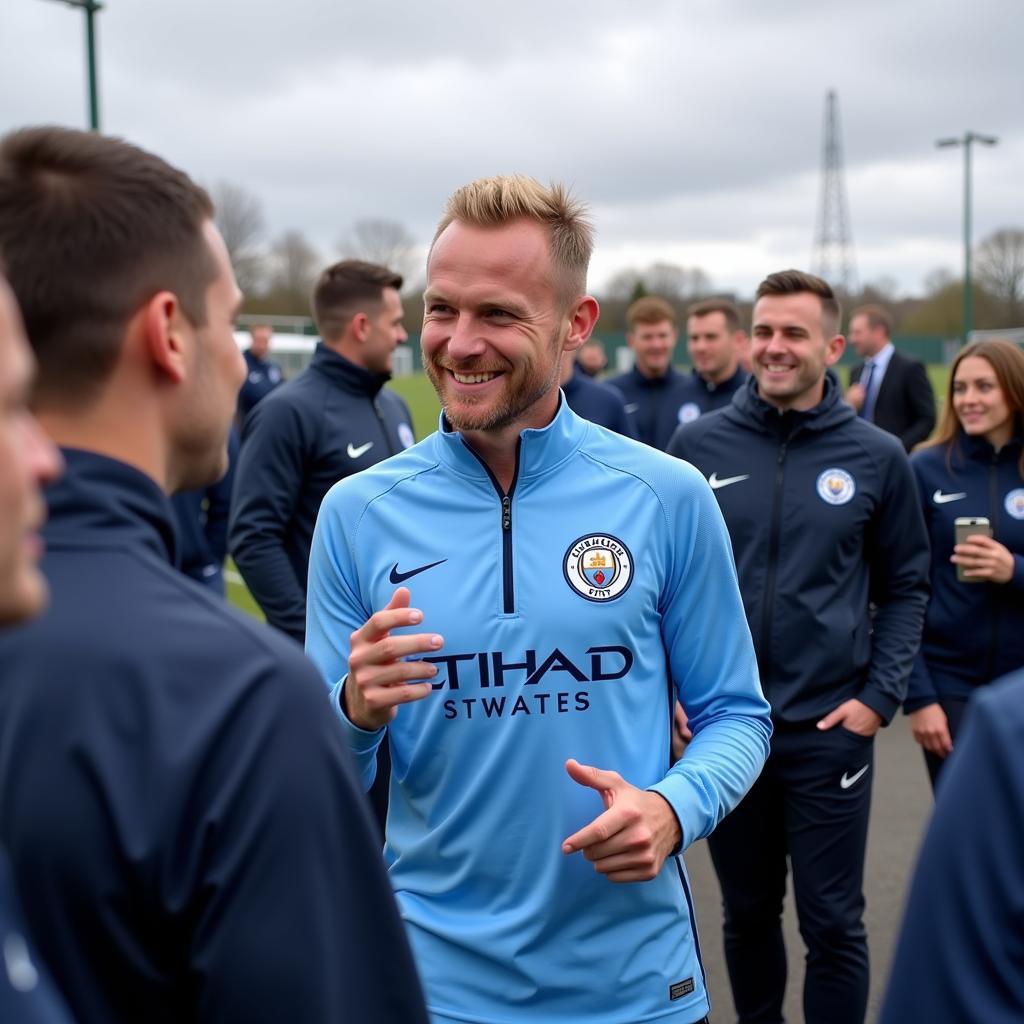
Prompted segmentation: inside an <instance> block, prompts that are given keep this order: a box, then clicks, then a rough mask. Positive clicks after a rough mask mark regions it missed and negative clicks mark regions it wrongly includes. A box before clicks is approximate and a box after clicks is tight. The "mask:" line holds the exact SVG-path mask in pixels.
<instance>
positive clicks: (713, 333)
mask: <svg viewBox="0 0 1024 1024" xmlns="http://www.w3.org/2000/svg"><path fill="white" fill-rule="evenodd" d="M742 338H743V332H742V331H732V330H730V329H729V324H728V323H727V322H726V319H725V314H724V313H707V314H705V315H704V316H691V317H689V318H688V319H687V321H686V347H687V350H688V352H689V353H690V361H691V362H692V363H693V367H694V369H695V370H696V371H697V372H698V373H699V374H700V375H701V376H702V377H703V378H704V379H705V380H707V381H711V382H712V383H714V384H720V383H721V382H722V381H724V380H728V379H729V378H730V377H731V376H732V375H733V374H734V373H735V372H736V368H737V366H738V365H739V358H740V345H741V342H742Z"/></svg>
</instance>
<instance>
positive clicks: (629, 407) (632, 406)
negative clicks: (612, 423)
mask: <svg viewBox="0 0 1024 1024" xmlns="http://www.w3.org/2000/svg"><path fill="white" fill-rule="evenodd" d="M639 408H640V403H639V402H628V403H627V404H626V406H625V409H626V412H629V413H633V412H636V411H637V409H639Z"/></svg>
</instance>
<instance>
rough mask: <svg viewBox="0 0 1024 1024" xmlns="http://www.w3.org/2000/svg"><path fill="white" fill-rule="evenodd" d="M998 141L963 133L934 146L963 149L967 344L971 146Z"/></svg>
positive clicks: (966, 330)
mask: <svg viewBox="0 0 1024 1024" xmlns="http://www.w3.org/2000/svg"><path fill="white" fill-rule="evenodd" d="M998 141H999V139H997V138H996V137H995V136H994V135H981V134H979V133H978V132H964V134H963V136H962V137H960V138H954V139H939V140H938V141H937V142H936V143H935V145H936V146H938V147H939V148H940V149H945V148H946V147H948V146H963V149H964V299H963V320H964V325H963V339H962V344H964V345H966V344H967V339H968V338H969V337H970V334H971V329H972V327H973V319H974V290H973V286H972V283H971V145H972V144H973V143H975V142H980V143H981V144H982V145H983V146H994V145H995V144H996V143H997V142H998Z"/></svg>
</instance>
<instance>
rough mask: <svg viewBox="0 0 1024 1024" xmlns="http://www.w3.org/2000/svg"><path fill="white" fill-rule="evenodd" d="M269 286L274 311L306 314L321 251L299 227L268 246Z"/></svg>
mask: <svg viewBox="0 0 1024 1024" xmlns="http://www.w3.org/2000/svg"><path fill="white" fill-rule="evenodd" d="M270 263H271V271H270V288H269V289H268V292H267V295H266V298H267V300H268V301H269V302H270V303H271V304H272V305H273V308H274V311H275V312H278V313H287V314H292V315H298V316H309V301H310V296H311V294H312V292H313V284H314V282H315V281H316V277H317V274H318V273H319V272H320V269H321V258H320V254H319V253H318V252H317V251H316V249H314V248H313V246H312V245H311V244H310V243H309V241H308V240H307V238H306V236H305V235H303V234H302V232H300V231H286V232H285V233H284V234H283V235H281V236H280V237H279V238H278V239H277V240H276V241H275V242H274V244H273V245H272V246H271V253H270Z"/></svg>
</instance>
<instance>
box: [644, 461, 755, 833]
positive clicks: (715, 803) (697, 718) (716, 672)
mask: <svg viewBox="0 0 1024 1024" xmlns="http://www.w3.org/2000/svg"><path fill="white" fill-rule="evenodd" d="M680 471H681V472H683V473H685V476H686V483H687V486H686V487H685V489H684V492H683V493H682V494H681V495H679V500H678V505H677V508H676V509H674V510H673V514H672V515H671V516H670V518H669V532H668V536H669V537H670V538H671V541H670V546H671V548H672V552H671V555H670V559H669V573H668V577H667V582H666V586H665V589H664V592H663V595H662V600H661V607H660V608H659V611H660V612H661V615H662V637H663V640H664V643H665V648H666V651H667V654H668V660H669V666H670V669H671V672H672V680H673V682H674V684H675V688H676V694H677V696H678V699H679V701H680V703H681V704H682V705H683V707H684V708H686V713H687V715H688V717H689V725H690V729H691V731H692V732H693V739H692V741H691V742H690V744H689V746H688V747H687V749H686V754H685V756H684V757H683V758H681V759H680V760H679V761H677V762H676V764H675V765H674V766H673V767H672V768H671V769H670V770H669V773H668V775H667V776H666V777H665V779H663V780H662V781H661V782H659V783H656V784H655V785H654V786H652V787H651V789H653V790H654V791H655V792H657V793H660V794H661V795H662V796H663V797H664V798H665V799H666V800H667V801H668V802H669V804H671V806H672V809H673V810H674V811H675V814H676V817H677V818H678V820H679V825H680V827H681V829H682V834H683V843H682V848H683V849H685V848H686V847H687V846H689V845H690V844H691V843H693V842H694V841H695V840H697V839H701V838H703V837H704V836H707V835H708V834H710V833H711V832H712V831H713V830H714V828H715V826H716V825H717V824H718V823H719V822H720V821H721V820H722V818H724V817H725V815H726V814H728V813H729V811H731V810H732V809H733V808H734V807H735V806H736V805H737V804H738V803H739V802H740V800H741V799H742V798H743V796H744V794H745V793H746V792H747V790H748V789H749V788H750V787H751V786H752V785H753V784H754V781H755V779H756V778H757V777H758V775H759V774H760V773H761V769H762V767H763V766H764V762H765V759H766V758H767V756H768V741H769V739H770V737H771V733H772V726H771V718H770V709H769V706H768V702H767V701H766V700H765V699H764V696H763V694H762V693H761V685H760V682H759V681H758V673H757V661H756V658H755V656H754V646H753V642H752V641H751V638H750V629H749V627H748V625H747V619H746V615H745V614H744V611H743V602H742V600H741V598H740V591H739V584H738V582H737V579H736V569H735V565H734V563H733V556H732V547H731V545H730V542H729V535H728V532H727V530H726V527H725V521H724V520H723V518H722V513H721V511H720V509H719V507H718V503H717V502H716V501H715V498H714V495H713V494H712V492H711V488H710V487H708V485H707V482H706V481H705V480H704V479H703V478H702V477H701V475H700V474H699V473H698V472H697V470H695V469H693V468H692V467H690V466H687V467H685V468H683V467H680Z"/></svg>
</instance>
